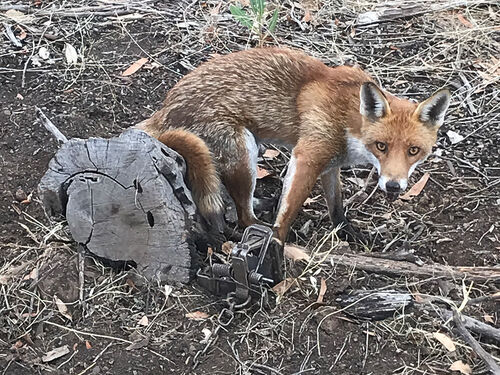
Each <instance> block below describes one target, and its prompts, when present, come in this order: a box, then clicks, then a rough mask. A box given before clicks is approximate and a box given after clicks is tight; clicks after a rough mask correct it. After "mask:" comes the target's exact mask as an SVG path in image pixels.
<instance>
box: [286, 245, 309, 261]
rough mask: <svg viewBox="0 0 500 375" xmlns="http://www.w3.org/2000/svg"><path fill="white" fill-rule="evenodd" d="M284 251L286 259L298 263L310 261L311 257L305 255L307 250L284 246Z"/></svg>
mask: <svg viewBox="0 0 500 375" xmlns="http://www.w3.org/2000/svg"><path fill="white" fill-rule="evenodd" d="M284 251H285V256H286V257H287V258H288V259H291V260H294V261H299V260H305V261H309V259H311V257H310V256H309V254H308V253H307V250H306V249H304V248H303V247H300V246H295V245H285V250H284Z"/></svg>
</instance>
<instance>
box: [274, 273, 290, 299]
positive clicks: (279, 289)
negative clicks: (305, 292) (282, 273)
mask: <svg viewBox="0 0 500 375" xmlns="http://www.w3.org/2000/svg"><path fill="white" fill-rule="evenodd" d="M295 281H296V280H295V279H294V278H291V277H289V278H286V279H284V280H282V281H280V282H279V283H278V284H276V285H275V286H273V291H274V293H276V294H277V295H278V298H280V297H283V295H284V294H285V293H286V292H287V291H288V290H289V289H290V288H291V287H292V285H293V284H295Z"/></svg>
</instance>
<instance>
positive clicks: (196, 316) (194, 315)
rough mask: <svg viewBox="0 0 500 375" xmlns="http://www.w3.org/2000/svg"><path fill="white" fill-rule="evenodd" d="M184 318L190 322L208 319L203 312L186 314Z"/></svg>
mask: <svg viewBox="0 0 500 375" xmlns="http://www.w3.org/2000/svg"><path fill="white" fill-rule="evenodd" d="M186 318H188V319H190V320H205V319H208V314H207V313H205V312H203V311H193V312H190V313H187V314H186Z"/></svg>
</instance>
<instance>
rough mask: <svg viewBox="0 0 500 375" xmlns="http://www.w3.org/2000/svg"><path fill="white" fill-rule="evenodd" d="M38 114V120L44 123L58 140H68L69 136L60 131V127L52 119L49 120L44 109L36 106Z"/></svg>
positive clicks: (62, 141) (63, 141) (64, 141)
mask: <svg viewBox="0 0 500 375" xmlns="http://www.w3.org/2000/svg"><path fill="white" fill-rule="evenodd" d="M35 109H36V114H37V116H38V120H39V121H40V122H41V123H42V125H43V126H45V128H46V129H47V130H48V131H49V132H51V133H52V135H53V136H54V137H55V138H56V140H57V141H58V142H61V143H66V142H68V138H66V136H65V135H64V134H63V133H61V132H60V130H59V129H57V127H56V126H55V125H54V123H53V122H52V121H50V120H49V118H48V117H47V116H45V114H44V113H43V112H42V110H41V109H40V108H38V107H35Z"/></svg>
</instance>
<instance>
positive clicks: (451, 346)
mask: <svg viewBox="0 0 500 375" xmlns="http://www.w3.org/2000/svg"><path fill="white" fill-rule="evenodd" d="M432 336H433V337H434V338H435V339H436V340H438V341H439V342H440V343H441V344H443V346H444V347H445V348H446V349H448V351H449V352H453V351H455V350H456V346H455V343H454V342H453V340H452V339H451V338H450V337H448V336H447V335H445V334H444V333H441V332H434V333H433V334H432Z"/></svg>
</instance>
